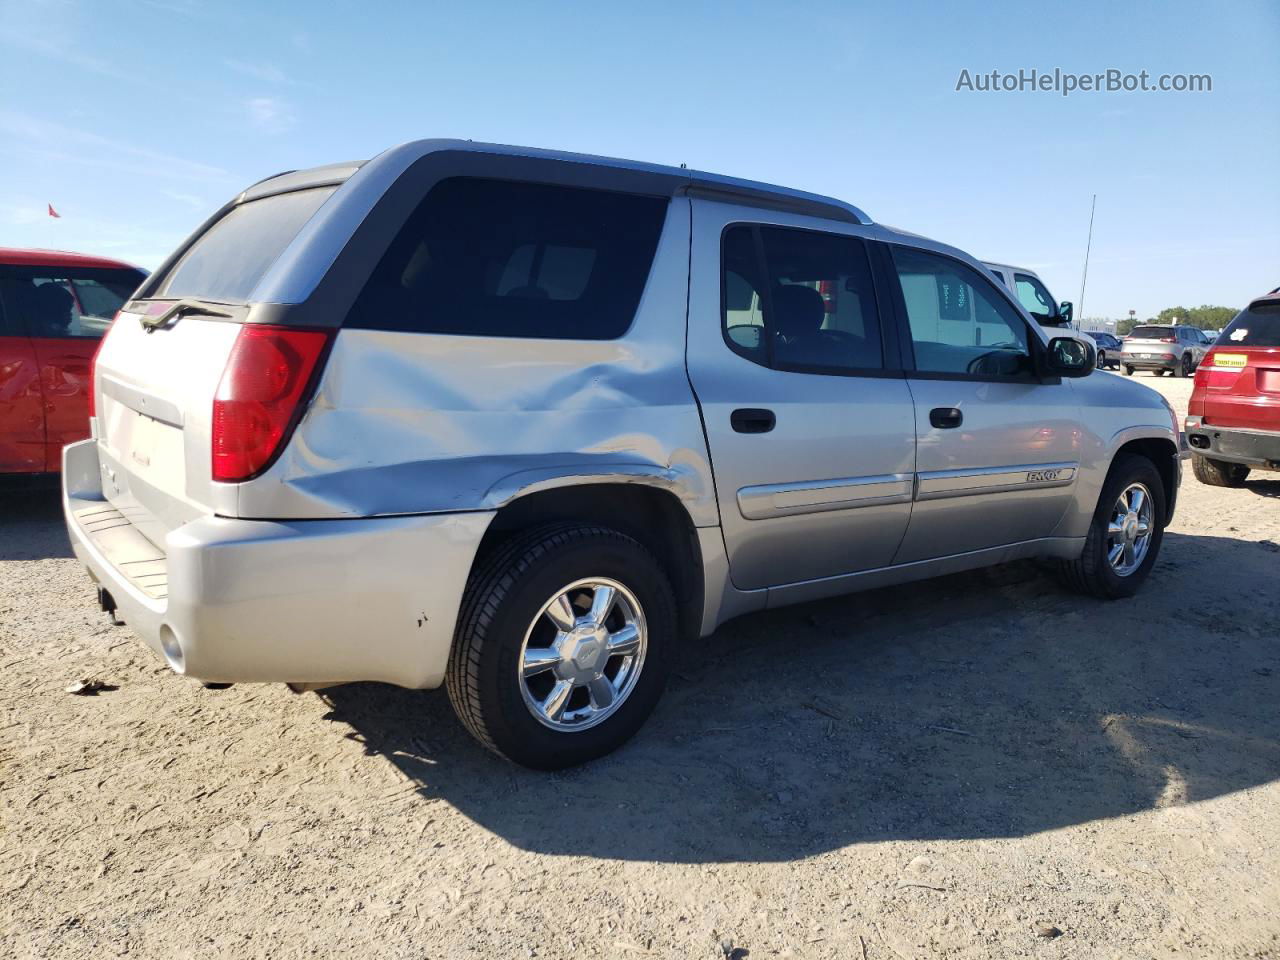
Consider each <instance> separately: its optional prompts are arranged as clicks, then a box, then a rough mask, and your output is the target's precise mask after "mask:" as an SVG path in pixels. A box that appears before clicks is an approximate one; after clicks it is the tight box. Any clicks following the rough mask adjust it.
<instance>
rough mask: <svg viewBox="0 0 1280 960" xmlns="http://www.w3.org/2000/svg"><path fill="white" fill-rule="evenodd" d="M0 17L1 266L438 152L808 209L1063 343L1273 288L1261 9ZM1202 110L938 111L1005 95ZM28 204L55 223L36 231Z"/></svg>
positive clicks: (278, 1)
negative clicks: (570, 156) (805, 203)
mask: <svg viewBox="0 0 1280 960" xmlns="http://www.w3.org/2000/svg"><path fill="white" fill-rule="evenodd" d="M608 6H610V5H606V4H592V3H582V4H574V5H570V4H559V3H553V2H545V0H544V2H539V3H509V4H508V3H483V2H470V3H459V2H456V0H455V2H451V3H441V4H429V3H425V2H424V3H409V2H406V3H400V4H396V3H380V2H375V0H362V2H332V3H321V2H292V0H289V2H285V0H275V2H271V3H266V2H254V3H249V2H242V3H232V2H214V0H117V2H112V3H108V2H105V0H0V173H2V174H3V175H2V176H0V244H8V245H17V246H53V247H60V248H64V249H73V250H83V251H89V252H96V253H104V254H109V255H115V256H119V257H122V258H124V259H129V260H132V261H134V262H136V263H139V264H141V265H143V266H148V267H150V266H155V265H156V264H157V263H158V262H159V261H160V259H161V258H162V257H163V256H164V255H165V254H166V253H167V252H168V251H169V250H170V249H171V248H172V247H173V246H175V245H176V244H177V243H178V242H179V240H180V239H181V238H182V237H183V236H185V235H186V234H187V233H188V232H189V231H190V230H191V229H192V228H193V227H194V226H195V225H196V224H198V223H199V222H200V220H201V219H203V218H204V216H205V215H207V214H208V213H209V212H210V211H211V210H213V209H214V208H216V207H217V206H219V205H220V204H221V203H222V202H224V201H225V200H226V199H227V198H229V197H230V196H232V195H233V194H234V193H235V192H237V191H238V190H240V189H241V188H243V187H244V186H246V185H247V184H249V183H251V182H253V181H255V180H257V179H260V178H261V177H263V176H267V175H269V174H272V173H276V172H278V171H281V170H285V169H291V168H297V167H306V166H311V165H314V164H318V163H326V162H331V161H336V160H350V159H362V158H366V157H369V156H371V155H373V154H375V153H377V152H378V151H380V150H382V149H384V148H385V147H387V146H390V145H392V144H394V143H398V142H401V141H404V140H410V139H415V138H419V137H427V136H456V137H466V138H472V139H476V140H494V141H500V142H506V143H517V144H528V145H534V146H545V147H555V148H560V149H567V150H581V151H587V152H592V153H601V154H608V155H614V156H621V157H630V158H634V159H640V160H651V161H657V162H664V163H673V164H678V163H687V164H688V165H689V166H690V167H696V168H701V169H706V170H713V171H716V172H720V173H728V174H733V175H736V176H742V177H750V178H755V179H761V180H769V181H774V182H777V183H783V184H787V185H789V186H794V187H800V188H803V189H808V190H814V191H818V192H822V193H830V194H834V195H836V196H839V197H842V198H844V199H847V200H849V201H851V202H853V203H855V204H858V205H859V206H861V207H862V208H863V209H865V210H866V211H867V212H868V213H869V214H870V215H871V216H872V217H873V218H874V219H876V220H879V221H881V222H884V223H890V224H893V225H895V226H900V227H904V228H907V229H910V230H913V231H915V232H918V233H923V234H926V235H928V236H931V237H935V238H937V239H939V240H945V241H947V242H950V243H953V244H955V245H957V246H960V247H962V248H964V249H966V250H968V251H970V252H971V253H973V254H974V255H976V256H978V257H981V258H983V259H993V260H1002V261H1006V262H1011V263H1015V264H1025V265H1031V266H1033V267H1035V268H1036V269H1038V270H1040V271H1041V274H1042V276H1044V278H1045V279H1046V281H1047V282H1048V284H1049V286H1050V288H1051V289H1052V290H1053V291H1054V292H1055V293H1056V294H1057V296H1058V297H1059V298H1061V299H1070V300H1076V299H1077V297H1078V290H1079V285H1080V268H1081V262H1082V259H1083V256H1084V246H1085V234H1086V230H1087V226H1088V214H1089V196H1090V194H1092V193H1095V192H1096V193H1097V194H1098V213H1097V220H1096V223H1095V227H1094V243H1093V256H1092V259H1091V262H1090V269H1089V286H1088V292H1087V295H1086V303H1085V311H1084V312H1085V314H1086V315H1088V316H1100V315H1105V316H1112V317H1119V316H1125V315H1127V313H1128V310H1129V309H1130V308H1132V309H1135V310H1137V311H1138V313H1139V316H1146V315H1148V314H1150V313H1153V312H1155V311H1157V310H1159V309H1161V308H1163V307H1166V306H1172V305H1175V304H1183V305H1187V306H1194V305H1198V304H1201V303H1212V304H1224V305H1227V306H1241V305H1243V303H1244V302H1245V301H1246V300H1247V299H1248V298H1249V297H1251V296H1253V295H1256V294H1258V293H1261V292H1264V291H1265V290H1267V289H1270V288H1271V287H1274V286H1276V285H1278V284H1280V3H1277V2H1276V0H1243V2H1229V3H1221V4H1207V3H1203V2H1194V3H1192V2H1178V3H1146V2H1136V0H1131V2H1124V3H1117V2H1115V0H1107V2H1101V3H1099V2H1076V3H1070V4H1061V5H1057V9H1055V10H1050V9H1049V5H1047V4H1045V5H1041V4H1026V3H1012V2H1003V0H995V2H986V3H981V4H977V3H973V4H959V3H957V4H942V3H913V2H905V3H875V4H870V3H868V4H853V3H829V4H824V3H811V4H797V5H794V6H793V5H789V4H788V5H783V4H779V3H776V2H775V3H762V4H736V5H730V4H723V3H721V4H700V3H697V2H689V0H686V2H681V3H665V2H657V0H649V2H645V3H630V4H618V5H616V7H615V8H614V9H606V8H607V7H608ZM1032 67H1035V68H1039V69H1040V70H1050V71H1051V70H1052V69H1053V68H1054V67H1059V68H1061V69H1063V70H1066V71H1071V72H1075V73H1091V72H1095V71H1101V70H1105V69H1107V68H1109V67H1114V68H1118V69H1121V70H1123V71H1127V72H1134V73H1136V72H1138V71H1140V70H1144V69H1145V70H1148V71H1150V72H1151V73H1152V75H1153V76H1155V75H1159V74H1161V73H1208V74H1211V75H1212V77H1213V91H1212V92H1211V93H1199V94H1191V93H1183V94H1179V93H1128V94H1126V93H1076V94H1074V95H1073V96H1071V97H1068V98H1063V97H1062V96H1060V95H1058V94H1055V93H1030V92H1027V93H995V94H993V93H972V92H960V93H958V92H956V91H955V86H956V82H957V78H958V77H959V75H960V71H961V69H962V68H967V69H969V70H970V71H971V72H972V73H975V74H976V73H981V72H989V71H991V70H993V69H995V70H1001V71H1005V72H1016V71H1017V70H1018V69H1019V68H1028V69H1029V68H1032ZM49 203H52V204H53V205H54V207H55V208H56V209H57V210H58V212H59V213H60V214H62V219H60V220H53V219H51V218H49V217H48V216H47V214H46V204H49Z"/></svg>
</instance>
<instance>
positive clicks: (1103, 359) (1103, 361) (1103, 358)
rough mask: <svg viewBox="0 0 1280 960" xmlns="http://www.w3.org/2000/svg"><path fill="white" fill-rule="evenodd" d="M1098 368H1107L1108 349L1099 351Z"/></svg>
mask: <svg viewBox="0 0 1280 960" xmlns="http://www.w3.org/2000/svg"><path fill="white" fill-rule="evenodd" d="M1098 369H1099V370H1105V369H1107V351H1105V350H1099V351H1098Z"/></svg>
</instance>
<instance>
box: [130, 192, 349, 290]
mask: <svg viewBox="0 0 1280 960" xmlns="http://www.w3.org/2000/svg"><path fill="white" fill-rule="evenodd" d="M335 189H337V188H336V187H319V188H316V189H313V190H297V191H295V192H293V193H281V194H277V195H276V196H273V197H263V198H262V199H261V200H251V201H250V202H249V203H244V204H241V205H240V206H238V207H235V208H233V209H232V210H231V211H230V212H229V213H228V214H227V215H226V216H224V217H223V218H222V219H221V220H219V221H218V222H217V223H215V224H214V225H213V226H212V227H210V228H209V229H208V230H206V231H205V232H204V233H203V234H202V235H201V236H200V238H199V239H198V240H196V242H195V243H194V244H193V245H192V247H191V249H190V250H188V251H187V252H186V253H185V254H184V255H183V257H182V259H181V260H179V261H178V262H177V264H176V265H174V267H173V269H172V270H170V271H169V274H168V276H167V277H165V279H164V281H163V282H162V283H161V284H160V286H159V288H158V289H157V291H156V293H155V294H154V296H155V297H157V298H160V299H167V298H174V299H177V298H180V297H192V298H195V299H199V300H215V301H225V300H231V301H235V300H248V299H249V298H250V296H252V295H253V289H254V287H256V286H257V285H258V281H259V280H261V279H262V277H263V275H264V274H265V273H266V272H267V270H269V269H270V268H271V265H272V264H273V263H275V262H276V259H277V258H278V257H279V256H280V254H281V253H283V252H284V248H285V247H287V246H288V245H289V243H290V241H292V240H293V238H294V237H296V236H297V235H298V231H300V230H301V229H302V227H303V225H304V224H306V222H307V221H308V220H310V219H311V217H312V215H313V214H314V213H315V212H316V211H317V210H319V209H320V204H322V203H324V202H325V201H326V200H328V199H329V197H330V196H331V195H332V194H333V191H334V190H335Z"/></svg>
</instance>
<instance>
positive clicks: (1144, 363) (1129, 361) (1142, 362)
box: [1119, 353, 1182, 370]
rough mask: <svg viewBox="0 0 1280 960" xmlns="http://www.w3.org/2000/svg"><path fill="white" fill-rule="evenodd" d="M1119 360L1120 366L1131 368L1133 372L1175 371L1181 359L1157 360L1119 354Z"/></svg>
mask: <svg viewBox="0 0 1280 960" xmlns="http://www.w3.org/2000/svg"><path fill="white" fill-rule="evenodd" d="M1119 359H1120V363H1121V365H1122V366H1126V367H1133V368H1134V369H1135V370H1177V369H1178V365H1179V364H1180V363H1181V362H1182V358H1181V357H1174V358H1173V359H1171V360H1158V359H1155V358H1152V357H1135V356H1133V355H1132V354H1128V353H1122V354H1120V356H1119Z"/></svg>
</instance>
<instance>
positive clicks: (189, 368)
mask: <svg viewBox="0 0 1280 960" xmlns="http://www.w3.org/2000/svg"><path fill="white" fill-rule="evenodd" d="M334 189H335V188H334V187H332V186H330V187H323V188H313V189H306V190H296V191H293V192H290V193H281V194H276V195H273V196H266V197H262V198H261V199H255V200H250V201H248V202H244V203H241V204H239V205H237V206H234V207H232V208H230V209H229V210H228V211H227V212H226V213H225V214H224V215H222V216H221V217H220V218H218V219H216V220H215V221H214V222H213V223H212V224H211V225H210V226H208V227H207V228H206V229H205V230H204V231H203V232H202V233H201V234H200V235H199V236H197V237H196V238H195V240H194V242H192V243H191V244H190V245H188V247H187V248H186V249H185V250H184V251H183V252H182V254H181V256H180V257H178V258H177V259H176V260H175V261H173V262H172V264H171V265H168V266H167V267H166V268H163V269H162V272H161V273H160V274H158V275H157V276H155V277H152V278H151V279H150V280H148V282H147V283H146V284H144V286H143V288H142V291H141V297H140V298H138V299H135V300H132V301H130V302H129V303H128V304H126V305H125V309H124V310H122V311H121V312H120V314H118V315H117V318H116V321H115V323H114V324H112V329H111V331H110V332H109V333H108V335H107V336H106V337H105V338H104V340H103V344H102V347H101V349H100V351H99V353H98V356H97V359H96V361H95V377H94V406H95V413H96V416H97V437H98V452H99V458H100V459H101V461H102V466H103V477H102V481H103V492H104V493H105V495H106V497H107V499H108V500H109V501H110V502H111V504H112V505H113V506H114V507H115V508H116V509H117V510H119V511H120V512H121V513H122V514H123V515H124V516H125V517H127V518H129V519H130V520H131V521H132V522H133V524H134V525H135V526H136V527H137V528H138V529H139V530H141V531H142V533H143V534H144V535H145V536H146V537H147V538H148V539H150V540H151V541H152V542H153V543H156V544H157V545H159V544H161V543H162V542H163V538H164V535H165V534H166V533H167V532H169V531H170V530H173V529H174V528H175V527H177V526H180V525H181V524H183V523H186V522H187V521H189V520H191V519H194V518H195V517H197V516H202V515H207V514H211V513H218V514H223V515H233V516H234V511H235V495H234V494H235V491H234V487H231V488H230V489H229V490H228V489H227V487H228V485H227V484H225V483H219V482H217V481H216V480H215V476H214V463H213V460H214V458H213V443H214V432H215V431H214V406H215V403H214V400H215V395H217V394H218V391H219V385H220V384H222V383H223V382H224V377H225V376H227V375H228V361H229V360H230V359H231V358H232V356H233V351H235V355H236V356H240V355H241V354H242V353H243V352H244V351H243V347H237V344H238V343H240V342H241V337H240V334H241V331H242V329H246V326H245V321H246V319H247V318H248V317H249V314H250V308H251V305H252V301H253V293H254V289H255V288H256V287H257V285H258V283H259V281H261V279H262V277H263V276H264V274H266V272H267V270H268V269H269V268H270V267H271V265H272V264H273V263H274V262H275V261H276V260H277V259H278V258H279V256H280V255H281V253H282V252H283V251H284V250H285V248H286V247H287V246H288V245H289V243H290V242H291V241H292V240H293V239H294V237H296V236H297V234H298V232H299V231H300V230H301V228H302V227H303V225H304V224H305V223H306V222H307V221H308V220H309V219H310V218H311V216H312V215H313V214H314V213H315V212H316V211H317V210H318V209H319V207H320V205H321V204H322V203H324V201H325V200H326V199H328V197H329V196H330V195H331V194H332V193H333V191H334ZM249 326H255V325H254V324H250V325H249ZM256 326H261V325H256ZM249 352H250V353H252V351H249ZM224 389H225V385H224Z"/></svg>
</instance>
